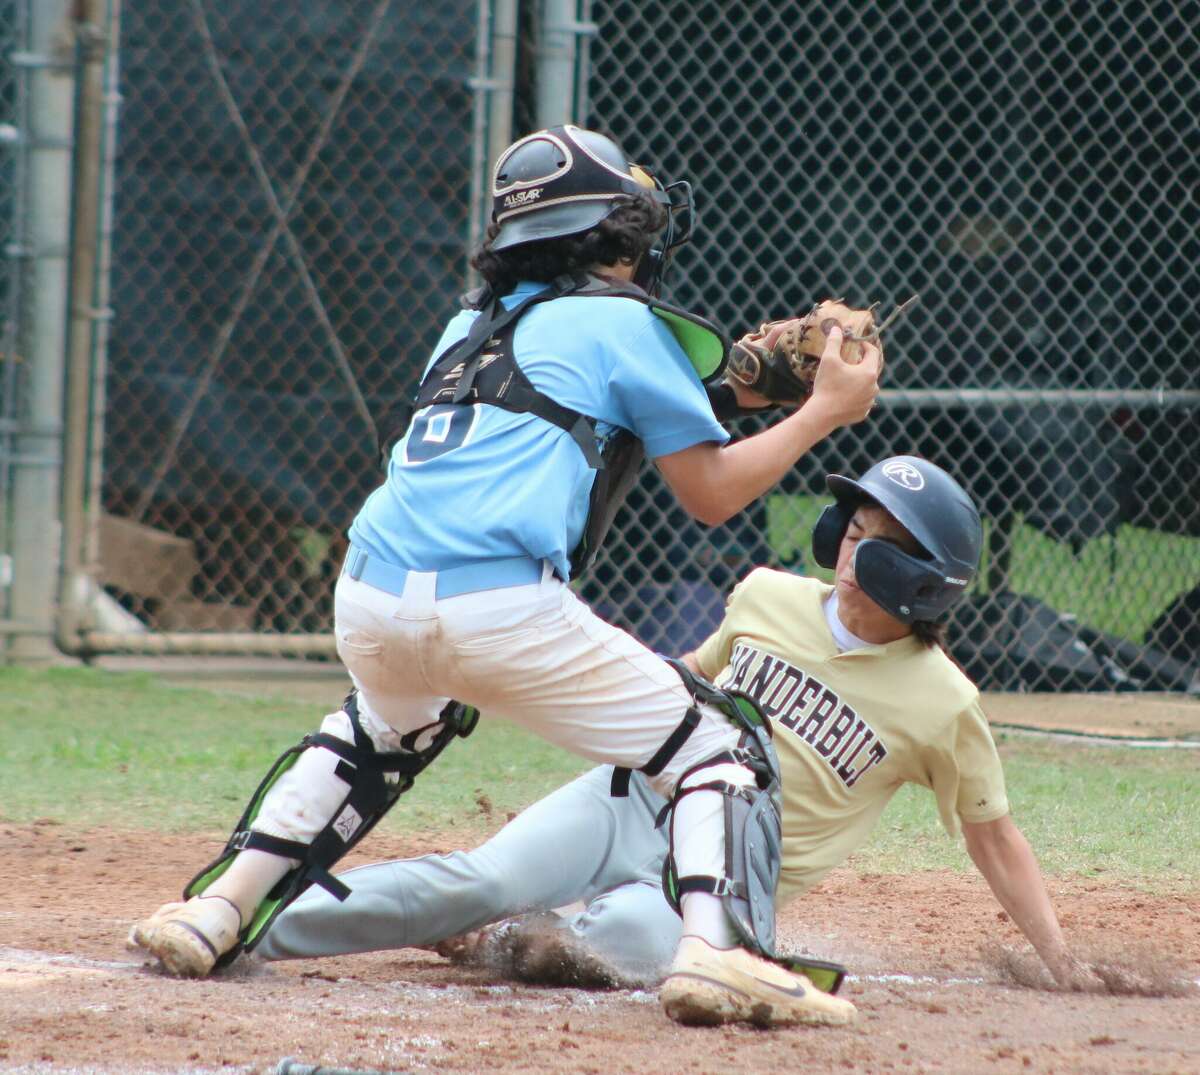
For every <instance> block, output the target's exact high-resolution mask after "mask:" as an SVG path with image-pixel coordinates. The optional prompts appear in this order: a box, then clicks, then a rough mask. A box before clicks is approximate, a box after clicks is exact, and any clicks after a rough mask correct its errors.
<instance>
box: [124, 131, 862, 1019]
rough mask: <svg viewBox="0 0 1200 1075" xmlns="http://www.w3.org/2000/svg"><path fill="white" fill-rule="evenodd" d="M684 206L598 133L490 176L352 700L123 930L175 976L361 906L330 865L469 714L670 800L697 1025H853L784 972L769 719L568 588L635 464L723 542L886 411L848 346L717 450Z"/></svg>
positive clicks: (524, 146) (399, 450)
mask: <svg viewBox="0 0 1200 1075" xmlns="http://www.w3.org/2000/svg"><path fill="white" fill-rule="evenodd" d="M693 210H694V206H693V204H692V196H691V187H690V185H689V184H688V183H686V182H684V181H678V182H674V183H664V182H663V181H661V180H660V179H658V178H657V177H656V176H655V175H654V174H653V173H652V171H651V170H649V169H647V168H645V167H642V166H639V165H637V164H634V163H632V162H631V161H630V159H629V157H628V156H627V155H626V154H625V153H624V152H623V150H622V149H621V148H620V147H619V146H618V145H617V144H616V143H615V142H614V141H612V139H610V138H607V137H605V136H604V135H602V134H598V133H597V132H594V131H586V130H582V129H580V128H578V127H573V126H562V127H553V128H550V129H547V130H544V131H537V132H535V133H533V134H531V135H528V136H527V137H525V138H522V139H520V140H519V141H517V142H516V143H514V144H513V145H512V146H510V147H509V148H508V149H507V150H506V151H505V152H504V153H502V154H501V156H500V159H499V160H498V162H497V164H496V168H495V172H494V175H493V179H492V223H491V226H490V227H489V229H488V235H487V239H486V241H485V242H484V244H483V245H482V247H481V249H480V250H479V251H477V253H476V255H475V257H474V259H473V264H474V265H475V267H476V268H477V269H478V270H479V273H480V275H481V277H482V278H483V280H484V281H485V286H484V287H483V288H481V289H479V290H478V291H475V292H472V293H471V294H469V295H467V296H464V298H463V309H462V310H461V311H460V312H459V313H458V314H457V315H456V316H455V317H453V318H452V319H451V320H450V321H449V323H448V324H447V325H446V328H445V331H444V332H443V334H442V337H441V340H440V341H439V342H438V345H437V347H436V349H435V351H434V353H433V355H432V356H431V357H430V359H429V361H428V363H427V365H426V368H425V373H424V377H423V380H422V381H421V384H420V386H419V388H418V390H417V392H416V398H415V400H413V401H412V406H411V408H410V409H409V410H410V414H409V416H408V417H407V419H406V421H404V423H403V425H402V428H401V429H398V430H397V431H396V432H397V433H398V434H399V435H398V436H397V437H396V439H395V441H394V445H393V446H392V447H391V449H390V452H389V456H388V467H387V474H386V477H385V479H384V480H383V481H382V483H381V484H380V485H379V486H378V488H376V489H375V491H374V492H372V493H371V495H370V496H369V497H368V498H367V500H366V502H365V503H364V504H363V505H362V508H361V510H360V511H359V513H358V514H357V516H356V517H355V519H354V522H353V524H352V525H351V527H350V534H349V537H350V546H349V552H348V554H347V558H346V561H345V564H344V567H343V570H342V574H341V576H340V578H339V579H338V583H337V589H336V592H335V624H334V630H335V634H336V638H337V647H338V655H339V656H340V658H341V659H342V661H343V663H344V664H345V665H346V668H347V670H348V671H349V673H350V676H351V679H352V680H353V682H354V686H355V690H354V693H353V694H352V695H351V697H350V698H349V699H347V701H346V702H345V703H344V704H343V705H342V707H341V708H340V709H338V710H337V711H336V712H334V713H331V714H329V715H328V716H327V717H326V718H325V720H324V722H323V723H322V725H321V728H320V730H319V731H318V732H316V733H315V734H314V735H312V736H309V737H307V738H305V739H304V740H302V742H301V743H300V744H299V746H298V747H296V748H293V750H291V751H288V752H287V753H286V754H285V755H284V756H283V757H281V758H280V760H279V762H278V763H277V764H276V765H275V766H274V767H273V768H272V769H271V771H270V772H269V773H268V774H267V776H266V778H265V779H264V780H263V782H262V784H261V785H260V786H259V789H258V790H257V791H256V792H255V794H254V795H253V796H252V798H251V801H250V804H249V806H248V807H247V808H246V811H245V812H244V813H243V815H242V819H241V821H240V822H239V823H238V825H237V827H236V829H235V831H234V833H233V834H232V836H231V837H230V839H229V842H228V845H227V846H226V848H225V850H224V852H223V853H222V854H221V856H219V858H218V859H217V860H216V861H215V862H213V863H211V864H210V865H208V866H206V867H205V868H204V869H202V870H201V871H200V873H199V874H197V875H196V877H195V878H194V879H193V880H192V882H191V883H190V884H189V885H188V886H187V888H186V890H185V892H184V896H185V897H186V898H185V900H184V901H182V902H180V903H172V904H168V905H166V906H165V907H163V908H161V909H160V910H159V911H158V913H156V914H154V915H152V916H151V917H149V918H147V919H145V920H143V921H142V922H140V923H138V924H137V925H136V926H135V927H134V929H133V932H132V935H131V937H132V940H133V942H134V943H135V944H136V945H138V946H140V947H142V948H143V949H145V950H146V951H148V952H150V953H151V954H152V955H154V956H155V957H156V958H157V959H158V960H160V961H161V963H162V964H163V965H164V967H166V968H167V969H168V970H169V971H170V972H172V973H175V974H181V975H204V974H207V973H209V972H210V971H211V970H212V969H213V968H214V967H215V966H216V965H217V964H218V963H225V962H228V961H229V960H230V959H232V958H234V957H235V956H236V955H237V953H238V952H239V951H241V950H243V949H245V948H251V947H253V945H254V944H255V943H257V941H258V940H259V939H260V938H261V937H262V936H263V935H264V932H265V931H266V930H268V929H269V927H270V924H271V921H272V919H273V918H275V917H276V916H277V915H278V914H280V913H281V912H282V911H284V910H285V909H286V907H287V906H288V905H289V904H290V903H291V902H292V901H294V900H295V899H296V897H297V896H299V895H300V894H302V893H303V892H305V891H306V890H307V889H308V888H309V887H311V886H312V885H319V886H322V887H323V888H324V889H326V890H327V891H329V892H330V893H331V894H332V895H333V896H334V897H335V898H336V897H343V898H344V897H345V896H346V895H347V886H346V885H345V882H342V881H339V880H337V879H336V878H334V877H333V876H332V875H331V873H330V868H331V867H332V866H333V865H334V864H335V863H336V862H337V861H338V859H339V858H340V857H341V856H342V855H343V854H344V853H345V851H346V849H347V848H348V847H349V846H351V845H352V844H353V843H354V842H355V841H356V840H357V839H359V838H360V837H361V836H362V834H363V833H365V832H366V831H368V830H369V829H370V827H371V826H372V825H373V824H374V823H375V822H376V821H377V820H378V818H379V817H380V816H381V815H382V813H383V812H384V811H385V810H387V809H388V808H389V807H390V806H391V804H392V803H393V802H394V801H395V800H396V799H397V798H398V797H399V796H401V795H402V794H403V792H404V791H405V790H406V789H407V788H408V787H409V786H411V784H412V783H413V781H414V780H416V779H419V778H420V775H421V773H422V772H423V771H424V769H425V768H426V767H428V766H429V765H430V764H432V763H433V762H434V760H435V758H436V756H437V755H438V753H439V752H440V751H441V750H442V749H444V748H445V747H447V746H449V745H450V743H451V742H452V741H454V740H456V739H457V738H458V737H460V736H461V735H462V734H464V733H465V732H466V731H469V730H470V727H471V725H472V722H473V719H474V713H475V711H477V710H478V711H480V712H482V713H484V714H485V715H487V716H497V717H506V718H508V719H510V720H513V721H515V722H517V723H518V724H521V725H524V726H525V727H528V728H529V729H530V730H532V731H534V732H536V733H538V734H540V735H542V736H544V737H545V738H547V739H549V740H550V741H552V742H554V743H557V744H558V745H560V746H563V747H566V748H569V749H572V750H574V751H576V752H577V753H580V754H582V755H583V756H585V757H587V758H590V759H592V760H594V761H597V762H608V763H611V764H613V765H616V766H620V767H626V768H628V769H630V770H639V771H640V772H642V773H643V774H645V776H646V777H647V778H648V779H649V780H650V782H651V785H652V786H653V787H654V788H655V789H656V790H657V791H658V792H659V793H660V794H662V795H663V796H664V797H666V798H670V799H671V800H672V802H673V811H672V820H671V822H670V833H671V839H672V847H673V855H672V863H673V873H672V876H673V877H674V878H676V883H675V884H674V886H673V889H672V894H673V896H674V897H675V898H677V899H678V900H679V901H680V906H681V911H682V915H683V921H684V927H685V930H686V932H687V934H688V936H689V940H688V942H687V943H686V944H681V945H680V948H679V957H678V969H679V973H680V975H683V976H686V975H688V974H694V975H697V976H703V977H704V978H705V980H707V981H711V982H714V983H724V984H723V985H713V986H712V988H711V989H710V990H709V991H708V994H707V999H706V1000H704V1001H702V1002H700V1003H701V1004H702V1005H707V1007H708V1011H709V1016H708V1017H709V1018H710V1019H712V1020H715V1021H736V1020H745V1019H749V1018H753V1019H755V1020H756V1021H758V1022H765V1023H769V1024H788V1023H797V1022H806V1023H833V1024H844V1023H847V1022H849V1021H850V1020H851V1019H852V1018H853V1016H854V1008H853V1006H852V1005H850V1004H849V1003H847V1002H845V1001H844V1000H841V999H839V998H837V997H833V996H830V995H829V994H828V993H826V992H824V991H822V990H820V989H818V988H816V987H815V986H814V985H813V983H812V982H811V980H809V979H808V978H805V977H804V976H803V975H798V974H796V973H795V972H793V971H792V970H789V969H788V968H787V967H786V966H783V965H781V964H780V963H779V962H778V961H777V960H776V959H775V958H774V955H775V953H774V883H775V879H776V878H777V876H778V869H779V858H778V840H777V838H775V834H776V830H777V828H778V807H779V770H778V759H777V758H776V756H775V753H774V748H773V746H772V743H771V736H770V731H769V728H768V726H767V723H766V721H765V720H764V719H763V718H762V716H761V714H760V713H759V712H758V710H757V709H756V707H755V706H753V705H743V704H741V703H740V702H739V701H738V699H737V698H734V697H732V696H730V695H728V693H724V692H712V691H710V690H707V689H703V688H700V689H698V688H697V687H696V685H695V684H693V683H690V682H687V681H685V679H684V677H682V676H681V675H680V674H679V672H678V671H676V670H675V669H674V668H672V667H671V666H669V665H667V664H666V663H664V662H663V661H662V660H661V659H660V658H659V657H658V656H656V655H655V654H654V653H653V652H651V651H650V650H649V649H647V648H646V647H645V646H643V645H642V644H641V643H639V642H638V641H636V640H635V639H634V638H633V637H632V636H630V635H628V634H626V633H625V632H623V631H621V630H619V629H617V628H615V627H613V626H612V625H610V624H608V623H605V622H604V621H603V620H602V619H600V617H598V616H597V615H596V614H595V612H593V611H592V609H590V608H589V607H588V606H587V605H586V604H585V603H584V602H582V601H581V600H580V599H579V598H578V597H577V595H576V594H575V593H574V591H573V590H572V589H571V588H570V586H569V585H568V583H569V581H570V580H571V579H572V578H573V577H575V576H576V575H578V574H579V572H581V571H582V570H584V568H585V567H586V566H587V564H588V563H589V562H590V560H591V559H592V557H593V556H594V555H595V552H596V550H597V549H598V548H599V547H600V544H601V543H602V542H603V540H604V536H605V532H606V530H607V529H608V526H609V524H610V522H611V520H612V517H613V515H614V514H615V512H616V508H617V506H619V504H620V502H621V499H622V497H623V495H624V494H625V492H626V490H627V489H628V486H629V483H630V482H631V481H632V479H633V476H634V474H635V473H636V469H637V467H638V465H639V463H640V462H641V460H642V458H643V456H646V457H649V458H650V459H652V460H653V461H654V463H655V465H656V466H657V467H658V469H659V470H660V472H661V473H662V475H663V478H664V479H665V481H666V483H667V485H668V486H670V488H671V490H672V492H673V493H674V494H675V496H676V497H677V499H678V500H679V502H680V504H681V505H682V506H683V508H685V509H686V510H687V511H688V512H689V513H690V514H691V515H693V516H694V517H695V518H697V519H698V520H700V521H701V522H704V523H706V524H709V525H716V524H718V523H721V522H723V521H725V520H726V519H728V518H730V516H732V515H733V514H734V513H736V512H738V511H741V510H742V509H743V508H744V507H746V506H747V505H748V504H749V503H751V502H752V501H754V500H755V499H757V498H758V497H760V496H762V495H763V494H764V493H765V492H767V491H768V490H769V489H770V488H771V487H772V486H774V485H775V483H776V482H777V481H779V479H780V478H781V477H782V476H783V475H784V474H785V473H787V472H788V471H789V470H790V469H791V468H792V467H793V466H794V465H795V463H796V461H797V460H798V459H800V458H801V457H802V456H803V455H804V454H805V453H807V452H808V451H809V450H810V449H811V448H812V447H813V445H815V444H817V443H818V442H819V441H821V440H822V439H823V438H825V437H826V436H828V435H829V434H830V433H832V432H833V431H834V430H835V429H838V428H840V427H842V426H845V425H850V424H853V423H855V422H859V421H862V420H863V419H864V418H865V417H866V416H867V414H868V413H869V412H870V410H871V407H872V405H873V403H874V400H875V397H876V395H877V393H878V376H879V351H878V347H877V346H876V345H875V344H874V343H873V342H871V341H865V342H863V343H862V344H861V346H862V349H863V357H862V361H861V362H859V363H853V362H850V361H846V360H844V359H843V358H842V357H841V347H842V343H843V339H842V336H843V334H842V331H841V330H840V329H839V328H833V329H832V330H831V331H830V332H829V336H828V341H827V346H826V348H825V351H824V353H823V356H822V359H821V362H820V363H819V368H818V370H817V373H816V376H815V378H814V380H813V385H812V392H811V394H810V395H809V397H808V399H807V401H806V402H805V403H804V405H803V406H802V407H800V408H798V409H796V410H795V411H793V412H791V413H788V414H786V415H785V416H783V417H781V418H780V419H779V420H778V421H776V422H775V424H774V425H772V426H771V427H770V428H769V429H767V430H764V431H763V432H761V433H758V434H756V435H755V436H751V437H747V438H745V439H743V440H741V441H739V442H737V443H736V444H729V443H728V441H729V434H728V433H727V432H726V431H725V429H724V428H723V426H722V425H721V422H720V420H719V416H718V415H717V413H715V412H714V409H713V402H712V400H711V397H710V393H709V391H708V390H707V389H708V387H709V386H716V388H715V389H714V391H719V390H720V389H721V388H722V386H721V381H722V379H723V376H724V371H725V366H726V360H727V357H728V351H729V346H728V338H727V337H726V336H725V335H724V333H722V332H721V330H720V329H718V328H717V327H716V326H715V325H713V324H712V323H711V322H710V321H708V320H707V319H705V318H704V317H701V316H699V315H697V314H694V313H692V312H690V311H687V310H682V309H680V308H678V307H676V306H673V305H671V304H670V303H667V302H664V301H663V300H662V299H661V298H660V297H659V294H658V293H659V287H660V284H661V282H662V280H663V277H664V274H665V272H666V271H667V268H668V266H669V264H670V261H671V257H672V254H673V252H674V251H675V250H676V248H678V247H679V246H680V245H681V244H682V243H684V242H686V241H687V239H688V237H689V234H690V230H691V226H692V221H693V220H694V218H695V214H694V211H693ZM742 387H743V388H744V386H742ZM727 392H732V394H733V396H734V397H735V398H736V399H737V401H738V403H739V405H746V404H747V402H748V403H749V405H751V406H753V405H756V402H758V401H761V397H759V396H757V395H756V394H755V393H753V392H750V391H742V392H740V393H739V391H738V389H737V388H733V389H728V390H727ZM454 700H457V701H454ZM467 749H469V745H468V747H467ZM760 837H761V838H760ZM731 858H732V859H735V860H736V865H731V866H728V867H727V865H726V863H727V861H729V860H730V859H731ZM667 999H668V998H667V997H666V996H664V1004H665V1007H666V1010H667V1013H668V1014H669V1015H671V1016H672V1017H673V1018H681V1017H683V1013H681V1011H680V1009H678V1008H677V1007H675V1006H674V1005H673V1004H670V1003H667ZM692 1007H694V1005H693V1006H692Z"/></svg>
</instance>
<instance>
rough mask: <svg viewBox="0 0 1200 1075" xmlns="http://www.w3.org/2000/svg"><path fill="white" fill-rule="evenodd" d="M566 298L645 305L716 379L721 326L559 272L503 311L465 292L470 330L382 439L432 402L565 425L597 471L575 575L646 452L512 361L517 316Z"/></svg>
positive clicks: (721, 360) (632, 292) (615, 286)
mask: <svg viewBox="0 0 1200 1075" xmlns="http://www.w3.org/2000/svg"><path fill="white" fill-rule="evenodd" d="M566 295H574V296H584V297H604V298H610V297H618V298H630V299H635V300H636V301H638V302H642V303H645V304H646V305H647V306H649V307H650V309H651V311H652V312H654V313H655V314H657V315H658V316H659V317H661V318H663V320H664V321H665V322H666V323H667V325H668V326H669V327H670V328H671V330H672V332H673V333H674V335H675V337H676V339H677V340H678V341H679V343H680V345H681V346H682V347H683V349H684V351H685V352H686V353H687V355H688V358H689V359H690V360H691V361H692V364H693V366H694V367H695V368H696V370H697V373H699V374H700V377H701V379H702V380H704V381H706V382H708V381H713V380H716V379H717V378H719V377H720V376H721V374H722V373H723V372H724V369H725V361H726V358H727V356H728V353H729V339H728V337H726V336H725V335H724V333H722V332H721V330H720V329H718V328H717V327H716V326H715V325H713V324H711V323H710V322H708V321H706V320H704V318H701V317H697V316H696V315H694V314H690V313H687V312H686V311H684V310H680V309H678V308H677V307H674V306H670V305H668V304H666V303H662V302H660V301H659V300H657V299H654V298H652V297H651V296H649V295H648V294H647V293H646V292H644V291H643V290H642V289H641V288H639V287H636V286H635V285H633V284H624V283H620V282H615V281H611V280H605V279H601V278H600V277H596V276H583V277H578V278H576V277H561V278H559V279H558V280H555V281H554V283H553V284H551V285H550V286H549V287H547V288H545V289H544V290H542V291H539V292H538V293H537V294H535V295H531V296H530V297H529V298H526V299H523V300H522V301H521V302H519V303H517V304H516V305H515V306H513V307H512V308H511V309H505V307H504V305H503V303H501V301H500V299H499V297H496V296H492V295H490V294H489V293H488V292H487V291H486V290H480V291H475V292H471V293H469V294H467V295H465V296H464V297H463V305H464V306H465V307H466V308H468V309H478V310H479V311H480V313H479V316H478V317H477V318H476V319H475V323H474V324H473V325H472V326H471V331H470V332H469V333H468V334H467V336H466V337H465V338H464V339H463V340H460V341H459V342H458V343H455V344H452V345H451V346H450V347H448V348H447V349H446V350H445V351H443V352H442V353H441V354H440V355H438V357H437V358H436V359H435V360H434V363H433V365H432V366H431V367H430V368H429V372H428V373H427V374H426V376H425V379H424V380H423V381H422V382H421V385H420V387H419V388H418V389H417V396H416V400H415V403H414V404H413V405H412V406H411V407H406V408H403V409H402V410H401V411H400V412H399V413H397V412H393V416H392V421H391V427H392V428H393V429H395V430H396V432H395V434H394V435H393V436H391V437H389V438H388V441H389V442H390V443H395V440H396V439H397V438H398V436H400V435H403V432H404V429H406V428H407V425H408V422H409V419H410V418H411V416H412V414H413V413H415V412H416V411H419V410H421V409H422V408H424V407H429V406H433V405H435V404H457V405H459V406H468V407H470V406H476V405H477V404H480V403H488V404H490V405H491V406H493V407H500V408H501V409H502V410H506V411H512V412H514V413H524V414H534V415H536V416H537V417H538V418H541V419H543V420H544V421H547V422H549V423H551V424H552V425H556V426H558V427H559V429H562V430H565V431H566V432H567V433H569V434H570V435H571V437H572V439H573V440H574V441H575V443H576V444H578V445H579V450H580V451H581V452H583V457H584V459H585V460H587V464H588V466H589V467H591V468H592V469H593V470H594V471H596V477H595V480H594V481H593V483H592V492H591V497H590V500H589V503H588V515H587V520H586V522H585V523H584V527H583V536H582V538H581V539H580V541H579V544H578V546H576V548H575V549H574V550H573V551H572V553H571V558H570V562H571V574H572V576H577V575H579V574H580V573H581V572H582V571H583V570H584V569H585V568H586V567H587V566H588V565H589V564H590V563H591V562H592V560H593V558H594V557H595V555H596V552H597V550H598V549H599V548H600V545H601V543H602V542H603V541H604V537H605V535H606V534H607V533H608V530H609V527H610V526H611V525H612V521H613V518H614V517H615V516H616V514H617V511H618V510H619V509H620V507H621V504H622V503H623V502H624V500H625V497H626V496H627V495H628V493H629V489H630V487H631V486H632V485H633V483H634V481H635V479H636V478H637V473H638V470H639V468H640V467H641V464H642V460H643V459H644V457H645V449H644V448H643V446H642V442H641V441H640V440H638V438H637V437H636V436H634V434H633V433H631V432H630V431H629V430H627V429H616V430H614V431H613V432H612V433H611V434H609V435H607V436H605V437H604V438H603V439H602V442H601V438H599V437H598V436H597V434H596V419H595V418H594V417H592V416H590V415H585V414H581V413H580V412H579V411H575V410H572V409H571V408H570V407H565V406H563V405H562V404H561V403H558V402H556V401H555V400H553V399H551V398H550V397H549V396H547V395H546V394H545V393H544V392H541V391H539V390H538V389H536V388H534V386H533V384H532V383H531V382H530V380H529V378H528V377H526V376H525V374H524V372H523V371H522V370H521V367H520V366H519V365H518V364H517V360H516V357H515V356H514V354H513V335H514V333H515V332H516V328H517V322H518V320H519V319H520V317H521V316H522V315H523V314H524V313H525V312H526V311H527V310H528V309H529V308H530V307H531V306H534V305H536V304H538V303H540V302H548V301H551V300H553V299H557V298H562V297H564V296H566ZM405 411H406V412H407V413H404V412H405ZM398 426H399V428H397V427H398Z"/></svg>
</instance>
